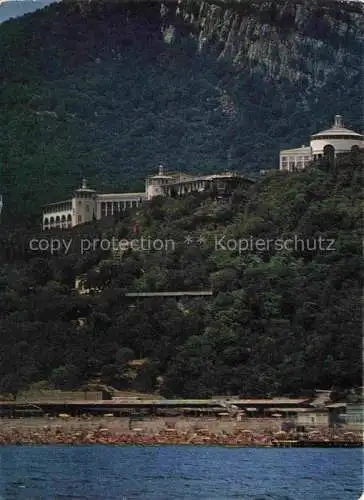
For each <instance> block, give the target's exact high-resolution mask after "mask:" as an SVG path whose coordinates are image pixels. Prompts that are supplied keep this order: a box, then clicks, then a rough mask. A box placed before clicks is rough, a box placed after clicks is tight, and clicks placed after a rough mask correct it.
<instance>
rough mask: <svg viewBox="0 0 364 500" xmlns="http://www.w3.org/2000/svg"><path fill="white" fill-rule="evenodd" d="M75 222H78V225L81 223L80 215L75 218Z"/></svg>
mask: <svg viewBox="0 0 364 500" xmlns="http://www.w3.org/2000/svg"><path fill="white" fill-rule="evenodd" d="M77 222H78V224H80V223H81V222H82V216H81V215H79V216H78V217H77Z"/></svg>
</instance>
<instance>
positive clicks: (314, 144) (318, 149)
mask: <svg viewBox="0 0 364 500" xmlns="http://www.w3.org/2000/svg"><path fill="white" fill-rule="evenodd" d="M363 141H364V136H363V135H361V134H358V133H357V132H354V131H353V130H349V129H348V128H345V127H344V122H343V118H342V116H341V115H336V116H335V121H334V125H333V126H332V127H331V128H329V129H327V130H323V131H321V132H318V133H317V134H313V135H312V136H311V143H310V145H311V149H312V154H313V157H314V158H318V157H320V156H322V155H324V154H325V151H324V149H325V148H326V149H327V148H330V149H331V150H332V148H333V150H332V151H333V153H334V154H335V155H336V154H337V153H346V152H349V151H350V150H351V149H352V148H353V147H354V146H356V147H359V148H360V147H363V146H364V142H363Z"/></svg>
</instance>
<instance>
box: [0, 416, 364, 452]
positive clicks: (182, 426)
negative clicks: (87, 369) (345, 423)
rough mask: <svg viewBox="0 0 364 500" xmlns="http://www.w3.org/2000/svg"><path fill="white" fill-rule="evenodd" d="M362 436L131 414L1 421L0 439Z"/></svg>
mask: <svg viewBox="0 0 364 500" xmlns="http://www.w3.org/2000/svg"><path fill="white" fill-rule="evenodd" d="M298 440H305V441H306V442H307V441H310V440H311V441H312V442H315V443H317V442H320V441H322V442H323V444H324V443H325V442H331V443H335V442H338V443H344V442H347V443H349V444H350V443H352V442H360V443H361V442H362V434H361V433H360V432H358V431H356V432H350V431H348V430H347V429H336V430H335V431H333V430H332V429H328V428H326V429H325V428H321V429H319V430H318V429H316V430H310V431H309V432H306V433H300V434H297V433H296V432H283V431H281V430H280V423H279V422H278V421H275V420H274V419H263V418H262V419H246V420H244V421H241V422H236V421H235V420H234V419H225V420H224V419H218V418H213V417H211V418H206V417H201V418H198V417H183V418H180V417H170V418H145V419H143V420H136V421H133V420H130V419H129V418H122V417H120V418H115V417H105V416H104V417H89V418H78V417H74V418H72V417H67V416H64V417H63V418H62V417H55V418H45V417H27V418H17V419H10V418H9V419H8V418H3V419H1V421H0V445H6V444H19V445H21V444H57V443H59V444H115V445H117V444H120V445H121V444H141V445H142V444H143V445H147V444H216V445H218V444H219V445H239V446H273V445H274V444H276V443H277V441H279V442H282V443H290V442H291V443H293V442H295V441H298Z"/></svg>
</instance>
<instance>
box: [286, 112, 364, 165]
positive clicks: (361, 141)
mask: <svg viewBox="0 0 364 500" xmlns="http://www.w3.org/2000/svg"><path fill="white" fill-rule="evenodd" d="M363 147H364V136H363V135H361V134H358V133H357V132H354V131H353V130H349V129H347V128H345V127H344V123H343V118H342V116H341V115H336V116H335V121H334V125H333V126H332V127H331V128H329V129H327V130H323V131H322V132H318V133H317V134H313V135H311V139H310V145H309V146H301V147H298V148H294V149H284V150H282V151H280V155H279V169H280V170H284V171H288V172H293V171H297V170H298V171H299V170H303V169H305V168H306V167H307V166H308V165H309V163H311V162H312V161H314V160H318V159H320V158H322V157H325V156H326V157H332V158H335V156H336V155H338V154H341V153H349V152H350V151H354V150H355V149H361V148H363Z"/></svg>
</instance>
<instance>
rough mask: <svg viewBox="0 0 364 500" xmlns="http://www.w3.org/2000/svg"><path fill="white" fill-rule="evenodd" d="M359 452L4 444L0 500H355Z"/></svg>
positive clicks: (358, 488) (0, 450)
mask: <svg viewBox="0 0 364 500" xmlns="http://www.w3.org/2000/svg"><path fill="white" fill-rule="evenodd" d="M361 474H362V451H361V450H360V449H340V448H339V449H338V448H336V449H318V448H303V449H300V448H291V449H272V448H229V447H222V446H145V447H143V446H132V445H130V446H120V447H117V446H115V447H114V446H102V445H91V446H88V445H81V446H67V445H65V446H63V445H57V446H51V445H48V446H4V447H0V499H1V500H13V499H14V500H23V499H24V500H43V499H44V500H53V499H54V500H58V499H80V500H81V499H82V500H109V499H110V500H129V499H130V500H131V499H142V500H177V499H181V500H182V499H183V500H201V499H206V500H214V499H219V500H224V499H230V498H235V499H237V498H241V499H251V500H358V499H359V497H360V495H361V493H362V491H361V490H362V475H361Z"/></svg>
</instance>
